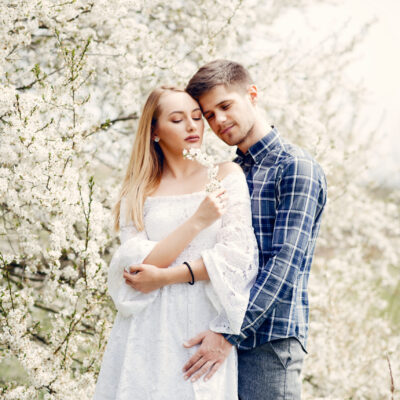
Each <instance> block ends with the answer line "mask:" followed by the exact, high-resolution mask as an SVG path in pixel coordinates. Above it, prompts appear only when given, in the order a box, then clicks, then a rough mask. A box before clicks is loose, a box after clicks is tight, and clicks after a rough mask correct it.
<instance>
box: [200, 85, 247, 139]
mask: <svg viewBox="0 0 400 400" xmlns="http://www.w3.org/2000/svg"><path fill="white" fill-rule="evenodd" d="M253 100H254V98H252V96H251V94H250V92H248V91H246V92H245V91H242V90H241V89H240V88H237V87H236V86H232V87H226V86H224V85H218V86H215V87H214V88H213V89H211V90H210V91H209V92H207V93H205V94H203V95H202V96H201V97H200V99H199V103H200V106H201V109H202V111H203V114H204V117H205V118H206V120H207V121H208V124H209V125H210V128H211V129H212V130H213V131H214V133H215V134H216V135H217V136H218V137H219V138H220V139H221V140H223V141H224V142H225V143H226V144H228V145H229V146H239V147H240V144H241V143H243V142H244V141H245V140H246V139H248V137H249V136H251V133H252V130H253V127H254V123H255V107H254V104H253Z"/></svg>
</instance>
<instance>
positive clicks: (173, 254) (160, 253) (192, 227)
mask: <svg viewBox="0 0 400 400" xmlns="http://www.w3.org/2000/svg"><path fill="white" fill-rule="evenodd" d="M224 193H225V190H224V189H220V190H217V191H215V192H212V193H209V194H208V195H207V196H206V197H205V198H204V200H203V201H202V202H201V204H200V206H199V208H198V209H197V211H196V212H195V213H194V214H193V215H192V217H190V218H189V219H188V220H187V221H185V222H184V223H183V224H182V225H180V226H179V227H178V228H177V229H175V230H174V231H173V232H171V233H170V234H169V235H168V236H167V237H166V238H164V239H162V240H160V241H159V242H154V247H153V248H152V250H151V252H150V253H149V254H148V255H147V256H146V258H145V259H144V260H143V264H152V265H155V266H156V267H159V268H166V267H168V266H169V265H170V264H171V263H172V262H173V261H174V260H175V259H176V258H177V257H178V256H179V254H181V253H182V251H183V250H184V249H185V248H186V246H187V245H188V244H189V243H190V242H191V241H192V240H193V239H194V238H195V237H196V236H197V235H198V234H199V233H200V232H201V231H202V230H203V229H205V228H207V227H208V226H210V225H211V224H213V223H214V222H215V221H216V220H217V219H218V218H220V217H221V216H222V214H223V213H224V212H225V199H224ZM221 199H222V202H221V201H220V200H221ZM125 201H126V199H125V198H124V199H123V201H122V202H121V219H120V220H121V234H120V237H121V243H125V242H126V241H127V240H129V239H130V238H131V237H134V236H135V234H136V233H137V230H136V229H135V228H134V227H133V224H132V222H129V223H126V215H125V208H126V204H125Z"/></svg>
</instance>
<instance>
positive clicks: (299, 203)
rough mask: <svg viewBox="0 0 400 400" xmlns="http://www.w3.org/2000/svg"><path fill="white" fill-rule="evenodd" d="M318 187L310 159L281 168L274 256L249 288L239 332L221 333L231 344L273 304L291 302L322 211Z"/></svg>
mask: <svg viewBox="0 0 400 400" xmlns="http://www.w3.org/2000/svg"><path fill="white" fill-rule="evenodd" d="M322 178H323V177H322ZM321 190H323V188H322V187H321V176H320V169H319V168H318V167H317V166H315V165H314V164H313V163H312V161H311V160H304V159H294V160H293V161H292V162H291V163H290V164H288V165H286V166H285V167H284V168H283V170H282V175H281V180H280V182H279V185H278V199H279V200H278V201H279V203H278V205H277V210H276V211H277V212H276V219H275V227H274V232H273V239H272V251H273V254H274V255H273V257H271V258H270V259H269V260H268V262H267V264H266V265H265V266H264V268H262V270H261V271H260V273H259V275H258V277H257V280H256V282H255V284H254V286H253V288H252V290H251V293H250V301H249V305H248V308H247V312H246V315H245V318H244V321H243V325H242V329H241V332H240V335H224V336H225V339H226V340H228V341H229V342H230V343H231V344H234V345H237V344H239V343H240V342H241V341H243V340H245V339H246V338H247V337H249V336H250V335H251V334H253V333H254V332H255V331H257V329H258V328H259V327H260V326H261V325H262V323H263V322H264V321H265V320H266V319H267V318H268V316H269V315H270V314H271V313H272V311H273V310H274V308H275V307H276V306H278V305H279V304H282V303H288V304H289V303H290V302H291V300H292V297H293V291H294V290H296V283H297V276H298V272H299V269H300V266H301V263H302V261H303V258H304V254H305V252H306V250H307V247H308V244H309V240H310V237H311V234H312V229H313V226H314V221H315V219H316V216H317V215H316V214H317V213H319V212H321V210H322V207H320V206H321V204H320V203H321V201H322V205H323V204H324V203H325V196H326V194H325V192H321ZM320 195H322V196H323V199H320Z"/></svg>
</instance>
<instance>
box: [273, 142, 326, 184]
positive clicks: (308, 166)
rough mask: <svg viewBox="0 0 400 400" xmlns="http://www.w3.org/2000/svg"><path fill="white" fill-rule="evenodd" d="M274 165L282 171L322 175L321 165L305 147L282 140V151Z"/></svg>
mask: <svg viewBox="0 0 400 400" xmlns="http://www.w3.org/2000/svg"><path fill="white" fill-rule="evenodd" d="M276 165H277V166H278V167H279V169H280V170H281V171H282V172H284V171H288V172H296V173H298V174H301V175H315V174H318V175H321V176H324V172H323V169H322V167H321V166H320V164H319V163H318V162H317V160H316V159H315V158H314V157H313V156H312V155H311V154H310V153H309V152H308V151H307V150H306V149H304V148H302V147H300V146H297V145H294V144H292V143H289V142H284V145H283V147H282V151H281V152H280V154H279V156H278V157H277V159H276Z"/></svg>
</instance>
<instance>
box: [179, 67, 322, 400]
mask: <svg viewBox="0 0 400 400" xmlns="http://www.w3.org/2000/svg"><path fill="white" fill-rule="evenodd" d="M186 90H187V92H188V93H189V94H190V95H192V96H193V97H194V98H196V99H197V100H198V102H199V104H200V106H201V109H202V112H203V115H204V117H205V118H206V120H207V121H208V123H209V125H210V127H211V129H212V130H213V131H214V133H215V134H216V135H217V136H218V137H219V138H220V139H221V140H223V141H224V142H225V143H227V144H228V145H230V146H237V158H236V159H235V161H236V162H237V163H238V164H239V165H240V166H241V167H242V169H243V171H244V173H245V175H246V179H247V183H248V186H249V191H250V196H251V202H252V213H253V228H254V231H255V234H256V237H257V241H258V245H259V250H260V254H259V260H260V265H259V273H258V276H257V280H256V282H255V284H254V286H253V288H252V290H251V294H250V301H249V304H248V308H247V312H246V315H245V319H244V322H243V325H242V328H241V333H240V335H237V336H235V335H226V334H219V333H215V332H212V331H206V332H202V333H200V334H199V335H198V336H196V337H195V338H192V339H191V340H189V341H188V343H186V344H185V345H186V346H187V347H192V346H194V345H197V344H201V346H200V347H199V349H198V350H197V352H196V353H195V354H194V355H193V357H192V358H191V359H190V360H189V361H188V363H187V364H186V365H185V366H184V372H185V377H186V378H191V379H194V380H196V379H198V378H200V377H201V376H202V375H204V374H205V373H207V374H206V378H207V379H209V378H211V376H212V375H213V374H214V373H215V371H216V370H217V369H218V367H219V366H220V365H221V363H222V362H223V361H224V360H225V358H226V357H227V355H228V354H229V352H230V350H231V348H232V346H237V347H238V360H239V396H240V399H241V400H257V399H263V400H265V399H271V400H277V399H299V398H300V397H301V368H302V363H303V358H304V354H305V351H306V350H305V349H306V342H307V334H308V313H309V307H308V294H307V284H308V277H309V273H310V267H311V261H312V257H313V254H314V248H315V243H316V238H317V235H318V231H319V228H320V223H321V215H322V211H323V209H324V205H325V202H326V180H325V175H324V172H323V171H322V169H321V167H320V166H319V165H318V164H317V163H316V161H315V160H314V159H313V158H312V157H311V156H310V155H309V154H308V153H307V152H306V151H304V150H302V149H300V148H298V147H296V146H293V145H291V144H289V143H287V142H285V141H284V140H283V139H282V138H281V137H280V135H279V133H278V131H277V129H276V128H274V127H272V129H268V128H267V125H266V123H265V122H264V121H263V118H262V116H261V114H260V112H259V110H258V108H257V98H258V93H257V88H256V86H254V84H253V81H252V79H251V77H250V74H249V72H248V71H247V70H246V69H245V68H244V67H243V66H242V65H240V64H238V63H235V62H232V61H228V60H216V61H213V62H210V63H208V64H206V65H204V66H203V67H201V68H200V69H199V70H198V71H197V72H196V74H195V75H194V76H193V77H192V78H191V80H190V81H189V83H188V85H187V88H186ZM210 361H211V364H212V365H213V367H212V368H211V369H210V370H208V369H209V365H210ZM206 366H207V367H206ZM206 368H207V369H206Z"/></svg>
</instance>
